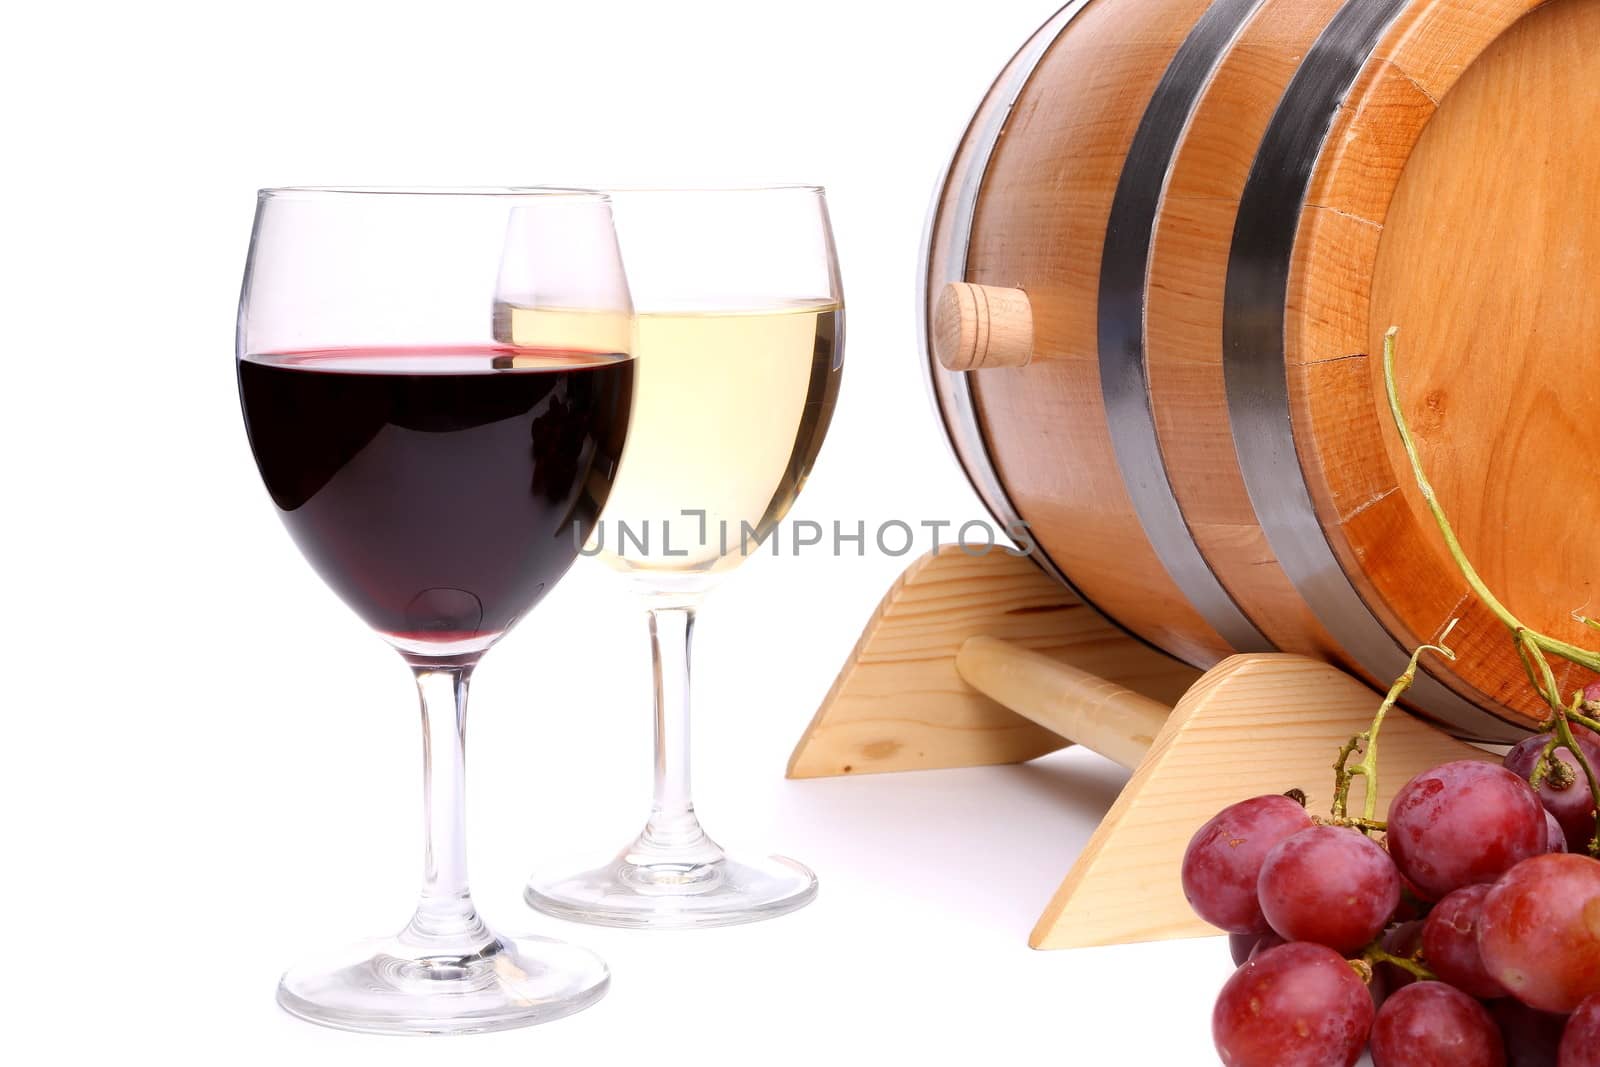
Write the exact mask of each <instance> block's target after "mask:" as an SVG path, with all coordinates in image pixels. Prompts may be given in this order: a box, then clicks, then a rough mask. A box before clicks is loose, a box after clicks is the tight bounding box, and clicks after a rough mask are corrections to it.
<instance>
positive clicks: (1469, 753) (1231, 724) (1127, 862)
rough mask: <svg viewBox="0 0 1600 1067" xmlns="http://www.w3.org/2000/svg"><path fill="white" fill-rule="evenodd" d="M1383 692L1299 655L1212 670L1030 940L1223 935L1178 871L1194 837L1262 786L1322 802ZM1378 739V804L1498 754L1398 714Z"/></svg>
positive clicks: (1243, 660)
mask: <svg viewBox="0 0 1600 1067" xmlns="http://www.w3.org/2000/svg"><path fill="white" fill-rule="evenodd" d="M1381 699H1382V698H1381V697H1380V696H1379V694H1377V693H1375V692H1374V691H1373V690H1372V689H1370V688H1368V687H1367V686H1366V685H1364V684H1362V683H1361V682H1358V681H1356V680H1355V679H1353V678H1351V677H1350V676H1349V675H1347V674H1345V673H1344V672H1343V671H1340V670H1339V669H1337V668H1335V667H1330V666H1328V665H1327V664H1324V663H1318V662H1316V661H1314V660H1309V659H1305V658H1303V657H1300V656H1290V655H1281V654H1273V655H1252V656H1235V657H1233V658H1232V659H1229V660H1226V661H1224V662H1223V663H1221V664H1219V665H1218V666H1216V667H1214V668H1212V669H1211V670H1210V671H1208V672H1207V673H1206V675H1205V677H1204V678H1202V679H1201V680H1200V682H1199V684H1197V685H1196V686H1195V687H1194V688H1193V689H1192V690H1190V691H1189V693H1188V694H1187V695H1185V696H1184V698H1183V699H1182V700H1180V701H1179V702H1178V705H1177V707H1176V708H1174V709H1173V711H1172V714H1171V716H1169V717H1168V719H1167V722H1166V725H1165V726H1163V727H1162V729H1161V732H1160V733H1159V734H1157V735H1156V739H1155V744H1154V745H1153V746H1152V747H1151V749H1150V751H1149V752H1148V753H1147V754H1146V756H1145V758H1144V760H1143V761H1142V762H1141V763H1140V764H1139V768H1138V770H1137V771H1135V772H1134V775H1133V778H1132V779H1131V780H1130V781H1129V782H1128V784H1127V785H1126V786H1125V787H1124V788H1123V790H1122V794H1121V796H1119V797H1118V798H1117V802H1116V804H1114V805H1113V806H1112V808H1111V811H1110V812H1108V813H1107V814H1106V817H1105V818H1104V819H1103V820H1102V821H1101V823H1100V827H1099V829H1098V830H1096V831H1095V833H1094V836H1093V837H1092V838H1090V840H1089V844H1088V845H1087V846H1086V847H1085V848H1084V850H1083V852H1082V853H1081V854H1080V855H1079V856H1078V859H1077V861H1076V862H1075V863H1074V864H1073V867H1072V870H1071V872H1070V873H1069V874H1068V875H1067V878H1066V880H1065V881H1064V882H1062V883H1061V887H1060V888H1059V889H1058V890H1057V891H1056V894H1055V897H1054V898H1053V899H1052V900H1051V901H1050V905H1049V907H1047V908H1046V909H1045V912H1044V914H1043V916H1041V917H1040V919H1039V922H1038V924H1037V925H1036V926H1035V927H1034V930H1033V935H1032V936H1031V937H1030V938H1029V944H1031V945H1033V947H1035V948H1071V947H1077V946H1083V945H1114V944H1123V943H1126V942H1132V941H1155V940H1161V939H1165V938H1174V937H1200V936H1205V935H1209V934H1215V933H1216V932H1217V931H1216V930H1215V928H1213V927H1211V926H1208V925H1207V924H1205V923H1204V922H1202V921H1201V920H1200V919H1198V918H1197V917H1196V916H1195V914H1194V912H1193V911H1192V910H1191V909H1190V907H1189V904H1188V902H1187V901H1186V900H1184V898H1183V890H1182V887H1181V884H1180V882H1179V870H1180V867H1181V865H1182V862H1183V852H1184V849H1185V848H1186V847H1187V846H1188V844H1189V839H1190V837H1192V836H1193V835H1194V832H1195V830H1196V829H1198V828H1199V827H1200V825H1201V824H1202V823H1204V822H1205V821H1206V820H1207V819H1209V818H1211V816H1213V815H1215V814H1216V813H1217V812H1218V811H1220V810H1221V809H1222V808H1224V807H1226V806H1227V805H1229V804H1232V803H1234V802H1235V801H1239V800H1244V799H1246V798H1247V797H1252V796H1257V795H1260V794H1262V793H1282V792H1286V791H1287V790H1290V789H1295V788H1298V789H1303V790H1305V792H1306V795H1307V797H1308V798H1309V802H1308V806H1309V808H1310V809H1311V811H1312V812H1313V813H1316V812H1322V813H1326V812H1327V811H1328V806H1329V804H1330V803H1331V801H1332V799H1333V759H1334V756H1335V755H1336V754H1337V752H1338V750H1339V746H1340V745H1342V744H1343V743H1344V742H1346V741H1348V740H1349V739H1350V738H1351V737H1353V736H1355V735H1356V734H1358V733H1360V732H1361V731H1363V730H1365V729H1366V728H1367V727H1368V726H1369V725H1370V724H1371V722H1372V715H1373V712H1375V711H1376V710H1377V707H1378V703H1379V701H1380V700H1381ZM1382 745H1383V747H1382V753H1383V755H1382V762H1381V764H1380V765H1379V771H1380V775H1379V783H1378V784H1379V790H1378V792H1379V803H1380V805H1381V806H1386V805H1387V804H1388V803H1389V798H1390V797H1391V796H1393V794H1394V792H1395V791H1396V790H1397V789H1399V787H1400V786H1401V785H1403V784H1405V782H1406V781H1407V780H1408V779H1410V778H1411V777H1413V776H1414V775H1416V774H1418V773H1420V772H1421V771H1424V770H1427V769H1428V768H1429V767H1432V766H1435V765H1437V764H1440V763H1444V762H1447V761H1449V760H1455V759H1493V758H1495V757H1493V756H1491V755H1490V754H1489V753H1487V752H1485V751H1484V750H1483V749H1480V748H1476V747H1474V746H1472V745H1469V744H1466V743H1465V742H1461V741H1457V740H1455V739H1454V738H1453V737H1451V736H1449V735H1448V734H1446V733H1445V732H1444V731H1442V730H1439V729H1438V728H1436V727H1434V726H1430V725H1428V724H1427V723H1424V722H1422V721H1420V720H1418V719H1416V718H1414V717H1412V716H1411V715H1408V714H1405V713H1403V712H1401V713H1398V714H1391V715H1390V716H1389V717H1388V719H1387V720H1386V721H1385V723H1384V727H1383V736H1382ZM1359 790H1360V786H1359V785H1358V786H1357V791H1358V792H1359ZM1380 810H1382V808H1381V807H1380Z"/></svg>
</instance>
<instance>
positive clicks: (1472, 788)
mask: <svg viewBox="0 0 1600 1067" xmlns="http://www.w3.org/2000/svg"><path fill="white" fill-rule="evenodd" d="M1388 828H1389V829H1388V844H1389V854H1390V855H1391V856H1392V857H1394V862H1395V863H1396V864H1397V865H1398V866H1399V868H1400V871H1401V873H1403V874H1404V875H1405V876H1406V877H1407V878H1408V879H1410V881H1411V883H1412V884H1413V885H1414V886H1416V888H1417V889H1418V890H1419V891H1420V892H1421V893H1422V895H1423V896H1425V897H1428V898H1430V899H1432V900H1438V899H1439V898H1441V897H1443V896H1444V895H1445V894H1447V893H1449V892H1450V891H1451V890H1455V889H1460V888H1461V887H1462V886H1464V885H1473V884H1475V883H1478V882H1492V881H1494V880H1495V879H1496V878H1498V877H1500V876H1501V875H1502V874H1504V873H1505V872H1506V871H1508V870H1510V869H1511V868H1512V867H1514V866H1516V865H1517V863H1519V862H1520V861H1522V860H1525V859H1528V858H1529V857H1530V856H1538V855H1540V854H1542V853H1543V852H1544V850H1545V834H1546V831H1545V820H1544V809H1543V808H1542V807H1540V805H1539V798H1538V797H1537V796H1535V795H1534V792H1533V789H1532V788H1531V787H1530V786H1529V785H1528V783H1527V782H1525V781H1523V780H1522V779H1521V778H1518V777H1517V776H1516V775H1515V774H1512V773H1511V772H1510V771H1508V770H1506V769H1505V768H1504V767H1498V766H1496V765H1494V764H1492V763H1480V762H1478V761H1476V760H1457V761H1455V762H1454V763H1445V764H1441V765H1440V766H1438V767H1435V768H1434V769H1433V770H1431V771H1424V772H1423V773H1421V774H1419V775H1417V776H1416V777H1415V778H1413V779H1411V781H1409V782H1407V783H1406V784H1405V785H1404V786H1402V787H1401V788H1400V792H1398V793H1396V794H1395V797H1394V800H1393V801H1391V802H1390V804H1389V820H1388Z"/></svg>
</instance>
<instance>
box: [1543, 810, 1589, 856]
mask: <svg viewBox="0 0 1600 1067" xmlns="http://www.w3.org/2000/svg"><path fill="white" fill-rule="evenodd" d="M1544 821H1545V834H1544V841H1545V845H1544V848H1545V851H1546V852H1567V851H1570V850H1569V849H1568V848H1567V832H1566V831H1565V830H1563V829H1562V828H1561V823H1560V821H1559V820H1557V819H1556V817H1555V816H1554V815H1552V814H1550V809H1548V808H1546V809H1545V813H1544ZM1586 847H1587V846H1585V847H1584V848H1580V849H1579V850H1578V851H1580V852H1583V851H1585V850H1586Z"/></svg>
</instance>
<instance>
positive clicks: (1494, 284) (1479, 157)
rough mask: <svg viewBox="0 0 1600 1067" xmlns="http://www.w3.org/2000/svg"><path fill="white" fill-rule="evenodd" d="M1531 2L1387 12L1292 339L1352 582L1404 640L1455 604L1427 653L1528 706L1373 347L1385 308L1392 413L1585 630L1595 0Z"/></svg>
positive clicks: (1465, 685) (1511, 574)
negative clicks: (1410, 460)
mask: <svg viewBox="0 0 1600 1067" xmlns="http://www.w3.org/2000/svg"><path fill="white" fill-rule="evenodd" d="M1534 6H1535V5H1534V4H1532V3H1530V2H1528V0H1494V2H1490V0H1480V2H1477V3H1473V4H1460V3H1443V2H1436V3H1430V4H1418V5H1414V6H1413V7H1412V9H1410V11H1409V12H1408V14H1407V16H1406V17H1405V18H1403V19H1402V21H1401V22H1400V23H1399V24H1397V26H1396V27H1395V28H1394V29H1393V30H1392V31H1391V33H1390V35H1389V37H1388V38H1387V39H1386V41H1385V44H1384V46H1383V47H1382V48H1381V49H1380V54H1379V56H1378V57H1377V58H1376V59H1375V61H1374V63H1373V65H1372V66H1371V68H1370V69H1369V71H1368V72H1367V76H1366V77H1365V78H1364V80H1363V82H1362V83H1361V84H1360V85H1358V87H1357V89H1356V91H1355V92H1354V93H1353V94H1352V97H1351V101H1350V104H1349V106H1348V107H1347V108H1346V109H1345V110H1344V111H1343V112H1342V113H1341V115H1340V117H1339V120H1338V121H1337V122H1336V124H1335V127H1334V129H1333V131H1332V135H1331V137H1330V146H1331V147H1330V150H1329V151H1328V152H1327V153H1325V155H1324V158H1323V159H1322V161H1321V163H1320V165H1319V168H1318V171H1317V174H1316V176H1315V179H1314V183H1313V187H1312V194H1311V204H1312V205H1313V207H1312V208H1311V209H1310V210H1308V211H1307V212H1306V214H1305V217H1304V220H1303V222H1302V227H1301V234H1300V246H1299V250H1298V257H1297V263H1296V270H1295V276H1294V279H1293V280H1292V283H1291V299H1290V309H1289V310H1290V320H1289V328H1288V339H1287V340H1288V356H1289V364H1290V379H1291V385H1292V388H1293V390H1294V397H1295V405H1296V419H1297V424H1303V426H1304V427H1305V430H1304V432H1302V433H1300V434H1299V435H1298V440H1299V442H1300V449H1301V457H1302V464H1303V466H1304V468H1305V470H1306V473H1307V477H1308V483H1309V485H1310V487H1311V489H1312V492H1313V498H1314V499H1315V501H1316V503H1317V505H1318V510H1319V514H1320V516H1321V518H1322V520H1323V523H1324V526H1325V528H1326V529H1327V530H1328V532H1329V538H1328V539H1329V543H1330V545H1331V546H1332V547H1333V549H1334V551H1335V553H1336V554H1337V556H1338V557H1339V559H1340V560H1341V563H1342V564H1343V565H1344V567H1345V570H1346V572H1347V573H1348V574H1350V575H1351V576H1352V579H1353V581H1354V582H1355V584H1356V586H1357V589H1358V591H1359V592H1360V593H1361V594H1362V596H1363V599H1364V600H1366V602H1367V603H1368V604H1369V605H1370V606H1371V607H1372V608H1373V609H1374V610H1375V612H1376V613H1377V614H1378V615H1379V616H1380V618H1382V619H1383V621H1384V622H1385V624H1386V625H1387V626H1388V627H1389V628H1390V630H1391V632H1392V633H1394V634H1395V635H1396V637H1397V638H1398V639H1399V640H1400V641H1402V642H1403V643H1413V642H1416V641H1419V640H1426V639H1427V638H1429V637H1431V636H1433V634H1434V632H1436V630H1437V628H1438V627H1440V626H1442V625H1443V624H1444V623H1445V622H1446V621H1448V620H1449V619H1450V618H1451V617H1453V616H1455V615H1460V616H1462V617H1463V622H1462V624H1461V625H1460V626H1459V627H1458V628H1457V630H1456V632H1455V634H1454V635H1453V637H1452V644H1453V645H1454V646H1455V647H1456V648H1457V650H1458V651H1459V652H1460V653H1461V659H1460V661H1459V662H1458V664H1457V665H1456V667H1455V669H1454V671H1453V672H1445V671H1434V673H1435V674H1437V675H1438V676H1439V677H1440V678H1441V679H1442V680H1444V681H1446V682H1447V683H1452V682H1453V684H1454V685H1455V686H1456V687H1457V688H1458V689H1460V690H1461V691H1462V692H1464V693H1465V694H1467V695H1469V696H1473V697H1474V698H1475V699H1478V700H1479V701H1480V702H1482V701H1484V700H1485V699H1487V700H1489V701H1493V702H1495V703H1499V704H1504V705H1509V706H1510V707H1511V708H1512V709H1513V710H1516V711H1520V712H1521V713H1523V714H1526V715H1528V716H1530V717H1537V716H1538V715H1539V714H1540V708H1539V705H1538V703H1537V701H1536V699H1534V698H1533V697H1532V694H1531V692H1530V691H1529V689H1528V687H1527V685H1526V684H1525V682H1524V681H1523V679H1522V671H1521V668H1520V665H1519V663H1518V661H1517V659H1516V656H1515V653H1514V650H1513V648H1512V646H1511V643H1510V640H1509V638H1508V635H1507V634H1506V631H1505V629H1504V627H1503V626H1501V625H1500V624H1499V622H1498V621H1496V620H1495V619H1494V618H1493V617H1492V615H1490V613H1489V612H1488V611H1487V610H1486V609H1485V608H1484V607H1483V606H1482V604H1481V603H1479V602H1478V601H1477V599H1476V598H1475V597H1472V596H1470V595H1469V593H1468V590H1467V588H1466V585H1465V583H1464V582H1463V581H1462V580H1461V578H1460V577H1459V575H1458V573H1457V571H1456V568H1455V566H1454V564H1453V563H1452V562H1451V561H1450V559H1449V558H1448V555H1447V554H1446V553H1445V550H1444V545H1443V542H1442V540H1441V539H1440V538H1439V536H1438V533H1437V531H1436V530H1435V527H1434V523H1433V520H1432V517H1431V516H1430V515H1429V514H1428V513H1427V511H1426V509H1425V506H1424V504H1423V502H1422V500H1421V495H1420V493H1419V492H1418V491H1417V490H1416V488H1415V484H1414V482H1413V480H1412V478H1411V475H1410V471H1409V467H1408V465H1407V464H1406V461H1405V457H1404V454H1403V452H1402V451H1401V449H1400V448H1399V443H1398V440H1397V438H1396V435H1395V434H1394V431H1393V429H1392V426H1391V425H1390V419H1389V414H1388V409H1387V401H1386V400H1385V397H1384V391H1383V380H1382V367H1381V361H1380V360H1378V359H1377V358H1376V356H1377V354H1378V353H1379V352H1380V351H1381V346H1382V337H1383V334H1384V332H1385V331H1386V330H1387V329H1388V327H1389V326H1390V325H1393V324H1398V325H1400V326H1401V328H1402V333H1401V364H1400V378H1401V385H1402V392H1403V399H1404V402H1405V404H1406V409H1407V413H1408V417H1409V418H1410V420H1411V421H1412V424H1413V428H1414V430H1415V431H1416V434H1417V437H1418V441H1419V445H1420V447H1421V450H1422V454H1423V458H1424V462H1425V463H1427V465H1428V468H1429V474H1430V476H1431V477H1432V479H1433V480H1434V483H1435V486H1436V488H1437V489H1438V491H1439V496H1440V500H1441V502H1442V503H1443V505H1444V506H1445V508H1446V510H1447V511H1448V512H1449V513H1450V514H1451V516H1452V518H1453V520H1454V521H1455V523H1456V526H1457V531H1458V533H1459V534H1460V536H1461V537H1462V540H1463V544H1464V545H1465V547H1466V549H1467V551H1468V552H1469V554H1470V555H1471V556H1472V557H1473V559H1474V562H1475V563H1476V564H1477V565H1478V566H1479V568H1480V570H1481V571H1482V573H1483V574H1484V577H1485V578H1486V580H1487V581H1488V582H1489V584H1490V585H1491V586H1492V587H1493V588H1495V589H1496V590H1497V591H1499V592H1500V594H1501V595H1502V596H1503V598H1504V599H1505V600H1506V601H1507V603H1508V604H1509V605H1510V606H1511V607H1512V609H1513V610H1514V611H1516V612H1518V613H1520V614H1522V615H1523V617H1524V619H1525V621H1527V622H1528V623H1530V624H1531V625H1533V626H1536V627H1538V628H1540V629H1543V630H1546V631H1547V632H1552V633H1555V634H1557V635H1558V636H1561V637H1564V638H1566V639H1568V640H1575V641H1580V642H1582V641H1585V640H1590V641H1592V634H1586V633H1585V632H1584V630H1583V629H1582V628H1581V627H1580V626H1579V625H1578V624H1577V623H1576V622H1574V621H1573V620H1572V619H1571V617H1570V613H1571V611H1572V610H1573V609H1575V608H1580V607H1582V606H1583V605H1584V604H1585V603H1586V602H1589V601H1597V602H1600V537H1596V536H1595V530H1596V525H1597V524H1600V506H1597V504H1596V501H1597V493H1596V486H1595V481H1596V478H1595V475H1596V471H1597V466H1600V464H1597V463H1596V461H1595V459H1594V456H1595V454H1596V449H1595V448H1594V447H1593V445H1592V443H1591V442H1588V441H1586V440H1585V434H1586V430H1585V427H1586V426H1587V425H1588V424H1589V423H1591V422H1592V414H1591V413H1592V412H1593V411H1594V410H1596V405H1600V347H1597V345H1596V342H1595V338H1596V337H1597V335H1600V302H1597V301H1596V300H1595V299H1594V297H1593V288H1592V284H1589V283H1586V282H1584V281H1582V280H1581V279H1593V278H1595V277H1597V276H1600V51H1597V50H1596V48H1595V47H1594V42H1595V41H1597V40H1600V2H1597V0H1552V2H1550V3H1548V4H1546V5H1544V6H1543V7H1542V8H1541V9H1539V10H1537V11H1534V12H1533V13H1531V14H1529V13H1528V12H1529V9H1530V8H1533V7H1534ZM1518 538H1520V539H1521V540H1520V541H1519V540H1518ZM1541 545H1542V546H1545V547H1542V548H1541V547H1540V546H1541ZM1560 674H1561V675H1562V676H1563V680H1564V683H1565V684H1566V685H1567V686H1569V687H1570V686H1573V685H1576V684H1578V683H1579V682H1580V681H1581V680H1582V679H1581V677H1580V675H1579V672H1577V671H1576V670H1574V669H1569V668H1565V667H1562V668H1561V670H1560Z"/></svg>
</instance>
